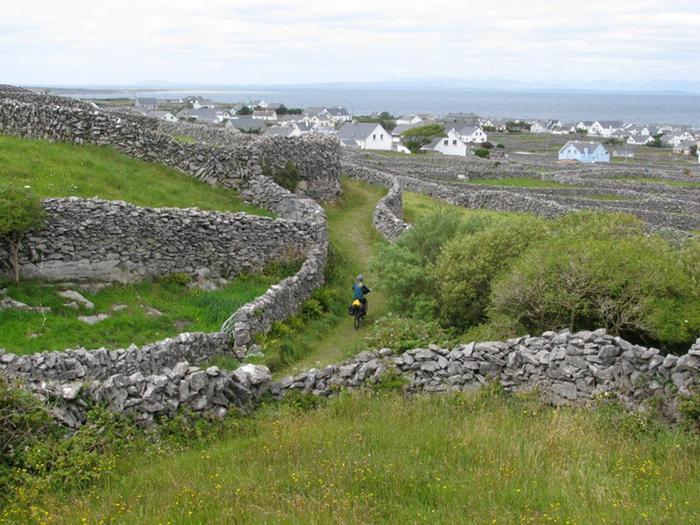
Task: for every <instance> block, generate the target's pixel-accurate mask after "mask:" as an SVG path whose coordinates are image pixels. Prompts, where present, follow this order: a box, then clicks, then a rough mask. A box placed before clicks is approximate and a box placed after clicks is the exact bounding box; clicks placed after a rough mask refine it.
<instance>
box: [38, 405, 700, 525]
mask: <svg viewBox="0 0 700 525" xmlns="http://www.w3.org/2000/svg"><path fill="white" fill-rule="evenodd" d="M249 428H250V429H253V430H252V431H251V430H250V429H249V430H248V431H244V432H242V433H241V434H240V435H238V436H230V437H226V438H224V439H220V440H219V441H216V442H214V443H213V444H212V445H211V446H210V447H208V448H206V449H203V450H190V451H186V452H183V453H179V454H175V455H173V456H169V457H163V458H160V459H155V460H150V461H147V462H146V461H141V458H138V457H137V458H132V460H131V461H129V462H127V463H126V464H124V465H123V466H122V469H123V470H124V471H126V472H128V474H126V475H122V476H121V477H118V478H117V479H116V480H115V481H114V482H112V483H110V484H108V485H106V486H104V487H101V488H99V489H98V490H93V491H91V492H90V493H89V494H87V495H82V496H78V497H67V496H65V495H62V496H56V497H55V498H54V499H52V500H49V501H48V502H47V508H48V517H47V518H46V519H45V522H47V523H81V522H82V523H98V522H100V523H102V522H104V523H112V522H116V523H134V524H137V523H144V524H145V523H178V524H200V523H214V524H216V523H221V524H224V523H498V524H502V523H562V524H563V523H572V524H573V523H577V524H588V523H615V524H620V523H630V524H637V523H674V524H684V523H688V524H691V523H697V522H698V520H699V519H700V509H698V507H697V505H696V502H697V500H698V498H699V497H700V439H699V438H698V436H697V434H695V435H693V434H690V433H685V432H681V431H677V430H671V429H659V430H658V431H654V430H644V428H645V427H644V425H643V424H641V423H639V420H638V418H635V417H631V416H627V417H625V418H623V419H622V420H619V419H618V418H617V417H615V416H613V415H611V414H608V413H606V412H605V411H597V412H596V411H593V410H585V409H580V410H572V409H555V408H551V407H544V406H542V405H540V404H538V403H536V402H533V401H527V400H513V399H504V398H501V397H500V396H493V397H489V396H487V395H484V394H464V395H460V396H451V395H450V396H432V397H416V398H412V399H408V400H407V399H405V398H403V396H400V395H397V394H381V395H376V394H375V395H360V394H356V395H354V396H352V397H350V396H341V397H340V398H338V399H334V400H332V401H330V402H329V403H328V405H327V406H326V407H324V408H321V409H319V410H312V411H310V412H305V413H301V412H295V411H291V410H289V409H281V408H271V409H268V411H266V412H263V413H261V414H259V415H258V416H256V418H255V421H253V422H252V423H251V425H250V427H249ZM81 520H84V521H81Z"/></svg>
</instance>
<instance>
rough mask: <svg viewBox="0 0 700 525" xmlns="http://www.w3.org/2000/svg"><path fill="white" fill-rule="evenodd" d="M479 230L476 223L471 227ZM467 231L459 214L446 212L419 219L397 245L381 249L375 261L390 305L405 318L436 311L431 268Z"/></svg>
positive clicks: (374, 263)
mask: <svg viewBox="0 0 700 525" xmlns="http://www.w3.org/2000/svg"><path fill="white" fill-rule="evenodd" d="M471 226H472V227H474V228H476V227H478V226H476V222H475V223H474V224H472V225H471ZM462 228H466V226H464V225H463V224H462V220H461V218H460V216H459V214H457V213H456V212H454V211H452V210H450V211H442V212H437V213H435V214H432V215H428V216H426V217H423V218H421V219H419V220H418V222H417V223H416V225H415V228H412V229H410V230H408V231H407V232H406V233H404V234H403V235H402V236H401V237H400V238H399V240H398V242H397V243H396V244H386V245H382V246H381V247H379V249H378V251H377V255H376V256H375V258H374V259H373V260H372V262H371V267H372V270H373V271H375V272H376V273H377V276H378V278H379V280H380V281H381V283H382V286H383V287H384V289H385V290H386V291H387V295H388V297H389V302H390V304H391V305H392V306H393V308H394V310H395V311H399V312H401V313H402V315H408V316H411V315H413V316H417V317H430V316H432V313H433V311H434V309H435V291H434V290H435V282H434V280H433V277H432V275H431V274H430V267H431V265H432V263H433V262H434V260H435V258H436V257H437V254H438V253H440V249H441V247H442V245H443V244H444V243H445V242H447V241H448V240H449V239H451V238H453V237H454V236H455V235H456V234H457V232H458V231H460V230H461V229H462Z"/></svg>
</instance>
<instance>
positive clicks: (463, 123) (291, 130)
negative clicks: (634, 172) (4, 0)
mask: <svg viewBox="0 0 700 525" xmlns="http://www.w3.org/2000/svg"><path fill="white" fill-rule="evenodd" d="M98 103H99V104H101V105H102V104H105V105H106V107H105V109H112V110H118V111H124V110H127V111H130V112H133V113H136V114H139V115H143V116H147V117H150V118H156V119H159V120H163V121H167V122H189V123H195V124H199V125H207V126H212V127H223V128H227V129H230V130H235V131H238V132H241V133H250V134H261V135H266V136H278V137H299V136H302V135H307V134H320V135H327V136H334V137H336V138H337V139H338V141H339V142H340V144H341V145H342V146H344V147H348V148H353V149H360V150H376V151H379V152H393V153H398V154H412V153H413V154H425V153H428V154H441V155H449V156H458V157H481V158H492V159H498V158H506V157H509V156H513V155H515V156H516V157H517V156H518V155H521V156H524V155H540V156H545V157H553V156H556V159H557V160H559V161H577V162H581V163H610V162H625V163H626V162H634V161H635V159H637V161H639V159H640V157H641V161H647V160H650V159H653V160H654V161H658V160H659V159H660V158H663V159H662V160H663V161H665V162H668V161H671V162H673V161H678V162H681V163H698V162H700V151H698V150H699V148H698V146H699V145H700V130H698V129H692V128H691V127H689V126H680V125H673V124H648V123H647V124H640V123H631V122H623V121H619V120H592V121H579V122H561V121H560V120H529V119H519V118H513V119H495V118H488V117H482V116H479V115H476V114H473V113H448V114H446V115H443V116H434V115H430V114H423V113H418V114H406V115H400V116H393V115H391V114H389V113H387V112H382V113H371V114H369V115H352V114H351V113H350V112H349V111H348V110H347V109H346V108H344V107H341V106H315V107H308V108H303V109H302V108H288V107H287V106H285V105H284V104H282V103H279V102H269V103H268V102H266V101H265V100H251V101H248V102H245V103H235V104H230V103H217V102H214V101H212V100H210V99H207V98H204V97H198V96H190V97H185V98H182V99H176V100H161V99H156V98H152V97H139V98H135V99H133V100H132V99H120V100H119V101H107V100H104V101H100V102H98ZM524 137H528V138H527V139H524Z"/></svg>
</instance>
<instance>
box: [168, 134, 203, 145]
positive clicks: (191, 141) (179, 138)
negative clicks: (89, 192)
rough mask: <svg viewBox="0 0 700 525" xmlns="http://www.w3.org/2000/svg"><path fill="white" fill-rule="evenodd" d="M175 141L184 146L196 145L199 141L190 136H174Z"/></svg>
mask: <svg viewBox="0 0 700 525" xmlns="http://www.w3.org/2000/svg"><path fill="white" fill-rule="evenodd" d="M173 139H175V140H176V141H178V142H181V143H182V144H196V143H197V141H196V140H195V139H194V138H192V137H190V136H189V135H173Z"/></svg>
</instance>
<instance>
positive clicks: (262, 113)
mask: <svg viewBox="0 0 700 525" xmlns="http://www.w3.org/2000/svg"><path fill="white" fill-rule="evenodd" d="M253 115H254V116H257V117H271V116H273V115H276V113H275V112H274V111H272V110H271V109H256V110H255V111H253Z"/></svg>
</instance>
